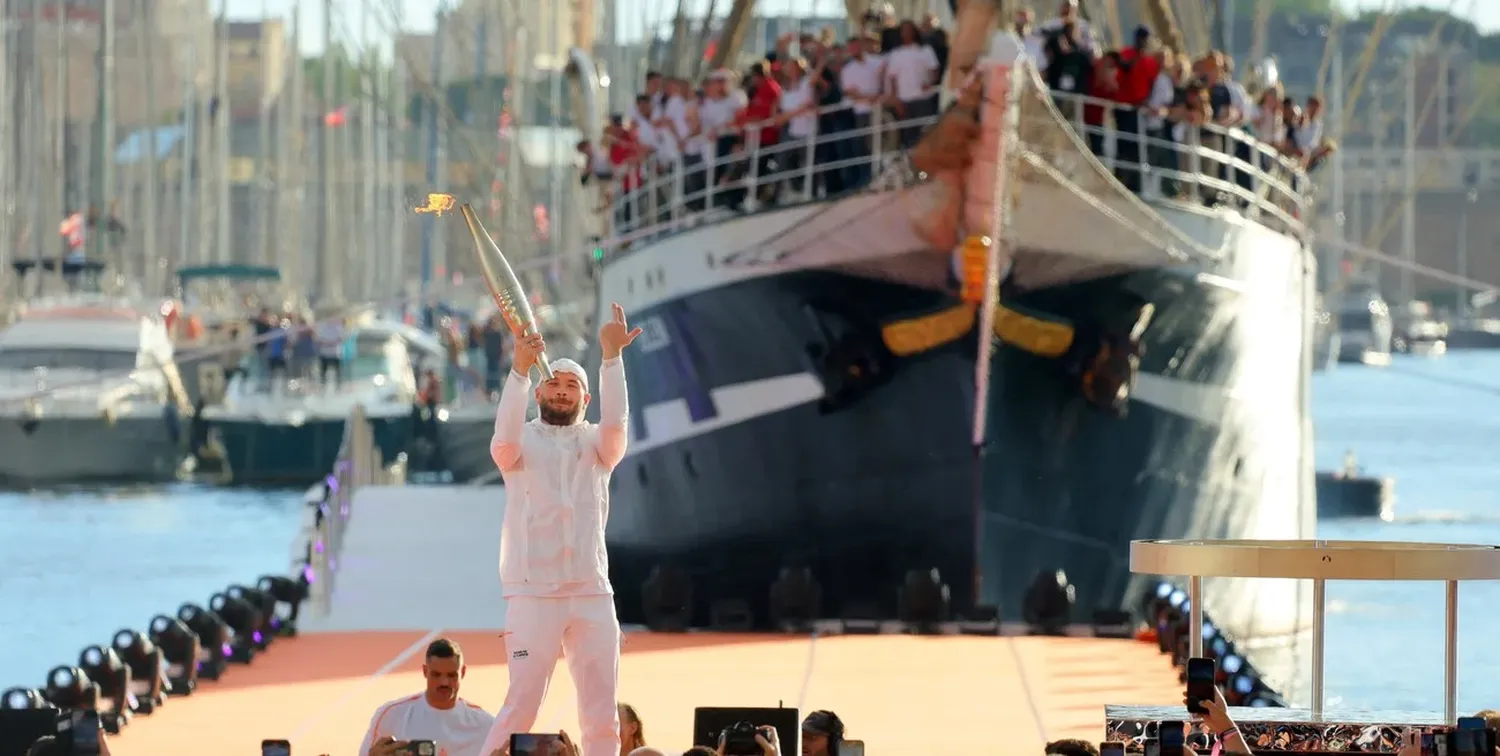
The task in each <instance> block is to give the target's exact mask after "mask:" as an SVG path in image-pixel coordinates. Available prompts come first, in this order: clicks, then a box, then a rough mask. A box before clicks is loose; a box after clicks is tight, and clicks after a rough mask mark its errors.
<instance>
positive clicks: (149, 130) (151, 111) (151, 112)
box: [135, 2, 166, 292]
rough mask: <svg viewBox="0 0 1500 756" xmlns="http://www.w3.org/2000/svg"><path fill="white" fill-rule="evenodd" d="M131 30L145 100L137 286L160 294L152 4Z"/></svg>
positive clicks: (139, 9)
mask: <svg viewBox="0 0 1500 756" xmlns="http://www.w3.org/2000/svg"><path fill="white" fill-rule="evenodd" d="M135 11H136V14H137V15H136V17H135V28H136V34H137V44H138V45H139V54H140V59H141V64H142V72H141V75H142V78H143V79H145V90H146V91H145V97H146V119H145V122H144V125H145V128H146V131H145V136H146V145H145V147H144V148H142V149H141V157H140V160H142V161H143V164H142V166H141V168H142V171H143V173H144V174H145V179H144V183H145V186H144V188H143V189H144V191H143V196H142V198H141V202H142V205H143V212H142V213H141V219H140V221H139V223H140V226H141V266H142V273H143V274H144V275H143V276H142V281H141V284H142V286H144V287H146V288H145V291H147V292H161V291H162V283H163V282H162V281H161V280H159V276H160V275H161V274H163V273H165V272H166V271H165V267H166V260H165V259H164V258H162V256H161V250H160V249H159V248H158V246H157V240H156V224H157V223H159V222H160V221H161V215H160V211H159V210H158V208H159V206H160V201H159V199H158V197H157V192H159V191H160V190H161V185H160V181H161V178H160V176H159V175H158V171H157V165H156V158H157V149H158V147H157V141H158V138H159V136H160V135H161V129H160V128H159V126H158V124H157V105H156V51H155V49H154V48H153V46H152V44H151V40H152V37H153V34H154V32H155V30H156V3H154V2H151V3H138V4H137V5H136V9H135Z"/></svg>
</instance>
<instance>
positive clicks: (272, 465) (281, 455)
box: [208, 416, 413, 486]
mask: <svg viewBox="0 0 1500 756" xmlns="http://www.w3.org/2000/svg"><path fill="white" fill-rule="evenodd" d="M370 424H371V426H372V428H373V429H374V432H375V444H376V445H377V446H378V447H379V448H380V450H381V457H382V459H383V460H384V462H385V464H391V463H392V462H394V461H395V460H396V458H397V456H398V455H399V454H401V453H402V452H404V451H405V450H406V446H407V444H408V442H410V440H411V437H412V428H413V422H412V419H411V418H410V417H409V416H407V417H402V416H396V417H372V418H370ZM208 425H209V429H210V432H211V434H212V437H214V438H216V439H217V440H218V444H217V446H216V448H214V450H213V452H212V453H213V454H214V456H216V457H217V459H215V462H217V463H219V464H222V465H224V466H226V467H227V470H226V471H225V472H226V473H227V475H226V476H225V477H227V478H228V479H229V480H230V481H231V482H233V483H234V484H236V485H249V486H307V485H311V484H312V483H315V482H317V481H319V480H322V479H323V478H324V477H326V476H327V475H328V471H329V470H332V469H333V468H334V466H335V464H336V463H337V462H338V458H339V451H340V450H341V449H342V448H343V443H344V419H343V418H318V419H308V420H306V421H304V422H302V423H299V424H296V425H293V424H290V423H284V422H272V421H267V420H259V419H224V418H217V419H213V420H209V421H208Z"/></svg>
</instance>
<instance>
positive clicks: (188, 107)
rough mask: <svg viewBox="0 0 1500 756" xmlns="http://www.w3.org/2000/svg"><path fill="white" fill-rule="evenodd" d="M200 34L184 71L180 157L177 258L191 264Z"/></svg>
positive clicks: (196, 35) (189, 45) (194, 38)
mask: <svg viewBox="0 0 1500 756" xmlns="http://www.w3.org/2000/svg"><path fill="white" fill-rule="evenodd" d="M200 36H201V35H198V34H193V35H192V40H191V41H190V43H189V44H188V59H187V68H186V69H184V70H183V72H182V74H183V75H182V121H183V123H182V149H181V152H182V158H181V159H179V160H178V161H177V189H178V200H177V256H176V257H177V259H176V260H175V261H174V262H176V263H177V265H178V266H183V265H186V264H188V262H189V261H190V260H191V259H192V256H191V253H190V252H189V251H188V250H189V249H191V246H190V245H191V244H192V242H193V224H192V217H193V212H194V209H195V208H194V203H193V197H194V187H193V174H194V173H196V172H197V166H199V165H202V163H200V162H199V161H198V154H197V153H198V148H197V145H198V134H197V132H198V112H199V109H200V107H201V106H200V104H199V102H198V86H197V81H196V77H197V72H198V40H199V38H200Z"/></svg>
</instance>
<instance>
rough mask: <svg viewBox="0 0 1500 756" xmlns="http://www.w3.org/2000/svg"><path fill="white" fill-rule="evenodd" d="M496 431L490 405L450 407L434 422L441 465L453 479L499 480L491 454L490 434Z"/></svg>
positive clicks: (463, 481) (469, 481) (492, 409)
mask: <svg viewBox="0 0 1500 756" xmlns="http://www.w3.org/2000/svg"><path fill="white" fill-rule="evenodd" d="M493 435H495V410H494V408H493V407H489V406H484V407H462V408H456V409H452V410H450V411H449V414H448V415H447V417H446V419H444V420H441V421H439V422H438V424H437V439H438V448H439V449H440V450H441V459H442V465H443V467H444V468H446V469H447V470H448V472H449V473H450V474H452V476H453V482H455V483H472V482H476V481H480V480H485V481H489V480H491V479H493V482H495V483H499V482H500V479H499V470H498V469H496V467H495V462H494V460H493V459H491V458H490V437H491V436H493Z"/></svg>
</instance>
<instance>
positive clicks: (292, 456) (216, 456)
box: [194, 318, 444, 485]
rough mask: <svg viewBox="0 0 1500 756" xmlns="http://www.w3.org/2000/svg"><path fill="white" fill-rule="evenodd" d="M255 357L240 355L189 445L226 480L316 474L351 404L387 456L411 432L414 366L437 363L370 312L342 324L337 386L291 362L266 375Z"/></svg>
mask: <svg viewBox="0 0 1500 756" xmlns="http://www.w3.org/2000/svg"><path fill="white" fill-rule="evenodd" d="M287 348H288V350H291V346H288V347H287ZM257 359H258V358H257V356H255V355H251V356H250V357H248V358H247V364H246V365H245V369H244V370H241V371H239V374H238V375H237V376H236V377H234V378H233V379H231V380H230V382H229V384H228V386H227V387H226V390H225V394H224V397H223V400H222V401H221V402H219V403H218V404H216V405H214V406H210V407H206V408H205V409H204V410H203V411H202V422H203V426H202V430H203V431H204V433H202V435H203V436H205V438H204V441H205V443H203V444H202V445H201V446H200V445H198V444H195V446H199V448H195V449H194V452H195V454H196V455H197V457H198V459H199V461H200V462H203V463H207V462H209V460H210V459H212V461H213V462H215V463H218V464H221V465H222V466H223V467H225V468H227V469H225V470H224V471H223V472H224V477H227V478H228V479H229V480H231V481H232V482H234V483H237V484H251V485H290V484H299V485H305V484H308V483H311V482H313V481H317V480H320V479H321V478H323V476H325V475H327V473H328V471H329V470H331V469H333V465H334V461H335V460H336V459H337V458H338V453H339V447H340V446H341V445H342V444H343V440H344V420H345V418H347V417H348V416H349V412H350V411H351V410H352V409H353V408H354V407H355V406H356V405H362V406H363V407H364V410H365V415H366V416H367V417H368V418H369V419H370V421H371V422H372V423H373V424H374V426H375V433H376V437H377V441H378V443H379V445H380V448H381V450H382V452H383V453H384V454H385V456H386V458H387V460H390V459H394V458H395V456H396V455H398V454H400V453H402V452H403V451H405V449H406V445H407V443H408V442H409V441H410V439H411V436H412V433H413V428H414V418H413V412H412V408H413V405H414V403H415V400H416V395H417V389H418V385H417V378H418V373H419V371H420V370H423V369H425V368H428V367H431V368H433V369H435V370H438V371H439V372H440V373H441V371H442V367H443V364H444V358H443V352H442V348H441V345H439V344H438V342H437V341H436V340H435V339H433V338H432V337H430V336H428V335H426V334H424V333H422V332H421V331H419V330H417V329H415V328H412V327H411V326H408V325H405V324H403V323H400V322H395V321H388V320H381V319H376V318H362V319H357V320H356V321H355V323H354V324H353V325H352V326H351V327H350V328H349V329H348V331H347V336H346V339H345V342H344V346H343V357H342V360H341V363H342V375H341V376H340V377H339V379H338V380H337V381H336V382H335V381H332V380H330V381H328V382H327V383H323V382H320V381H318V380H317V379H316V378H315V377H311V376H309V375H306V374H298V371H297V368H296V366H295V364H294V365H293V374H292V375H291V376H290V377H289V378H288V379H286V380H282V379H280V378H279V377H278V378H277V379H276V380H274V381H273V380H272V377H271V376H269V375H267V372H266V370H265V367H264V366H263V365H259V364H255V361H256V360H257ZM294 362H295V361H294ZM198 435H199V434H196V433H195V439H196V437H197V436H198Z"/></svg>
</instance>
